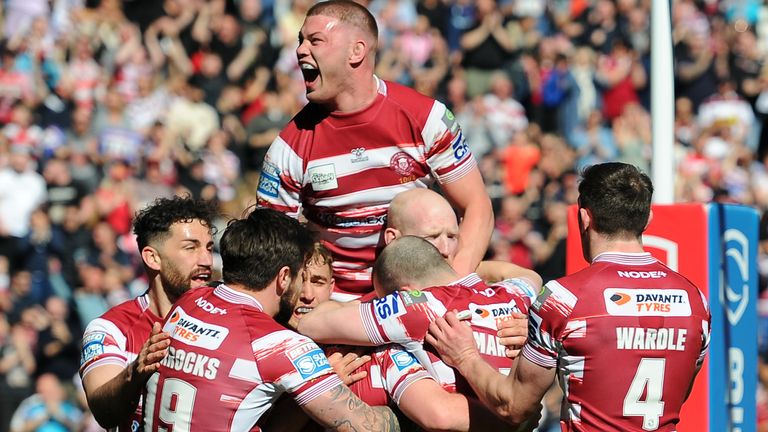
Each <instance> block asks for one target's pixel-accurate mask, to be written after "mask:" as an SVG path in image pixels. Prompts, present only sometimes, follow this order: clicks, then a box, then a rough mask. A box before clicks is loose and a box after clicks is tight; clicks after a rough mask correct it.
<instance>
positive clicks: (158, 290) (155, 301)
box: [149, 282, 173, 318]
mask: <svg viewBox="0 0 768 432" xmlns="http://www.w3.org/2000/svg"><path fill="white" fill-rule="evenodd" d="M171 306H173V302H172V301H171V300H170V299H169V298H168V296H167V295H166V294H165V290H163V285H162V284H160V283H159V282H158V283H154V284H151V285H150V287H149V309H150V310H151V311H152V312H153V313H154V314H155V315H157V316H159V317H160V318H164V317H165V316H166V315H168V312H170V311H171Z"/></svg>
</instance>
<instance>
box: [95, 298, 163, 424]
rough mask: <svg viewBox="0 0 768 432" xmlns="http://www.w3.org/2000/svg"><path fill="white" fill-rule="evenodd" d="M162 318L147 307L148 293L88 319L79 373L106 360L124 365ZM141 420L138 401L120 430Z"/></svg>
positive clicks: (138, 349)
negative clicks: (93, 318)
mask: <svg viewBox="0 0 768 432" xmlns="http://www.w3.org/2000/svg"><path fill="white" fill-rule="evenodd" d="M161 321H162V319H161V318H160V317H158V316H157V315H155V314H154V313H153V312H152V310H151V309H150V308H149V294H148V293H144V294H143V295H141V296H139V297H136V298H135V299H133V300H129V301H126V302H124V303H122V304H119V305H117V306H115V307H113V308H112V309H110V310H108V311H107V312H106V313H104V315H102V316H100V317H99V318H96V319H95V320H93V321H91V322H90V323H89V324H88V326H87V327H86V328H85V332H84V333H83V347H82V351H81V355H80V376H81V377H85V376H86V375H87V374H88V373H89V372H91V371H92V370H93V369H94V368H96V367H99V366H103V365H105V364H114V365H117V366H121V367H127V366H128V365H129V364H130V363H131V362H133V361H134V360H135V359H136V357H137V356H138V355H139V352H140V351H141V347H142V346H143V345H144V342H146V340H147V339H149V335H150V333H151V332H152V325H154V323H156V322H161ZM141 423H142V415H141V402H139V405H138V406H137V407H136V411H135V412H134V413H133V414H131V417H130V418H129V419H128V421H126V422H124V423H122V424H120V425H119V426H118V427H117V430H118V431H120V432H126V431H127V432H132V431H137V430H139V429H138V428H139V427H140V426H141Z"/></svg>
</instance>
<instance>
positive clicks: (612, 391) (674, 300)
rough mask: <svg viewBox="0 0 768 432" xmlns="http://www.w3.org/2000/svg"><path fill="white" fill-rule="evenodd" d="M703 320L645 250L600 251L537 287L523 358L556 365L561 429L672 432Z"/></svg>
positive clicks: (704, 339) (679, 280)
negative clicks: (581, 267)
mask: <svg viewBox="0 0 768 432" xmlns="http://www.w3.org/2000/svg"><path fill="white" fill-rule="evenodd" d="M709 325H710V313H709V310H708V308H707V302H706V299H705V298H704V295H703V294H702V293H701V291H699V289H698V288H696V286H694V285H693V284H692V283H691V282H690V281H688V280H687V279H686V278H684V277H683V276H681V275H680V274H678V273H676V272H674V271H673V270H670V269H669V268H668V267H667V266H665V265H664V264H662V263H660V262H659V261H657V260H656V259H655V258H653V257H652V256H651V255H650V254H648V253H640V254H619V253H604V254H601V255H599V256H597V257H596V258H595V259H594V260H593V262H592V265H591V266H589V267H587V268H585V269H584V270H581V271H579V272H577V273H574V274H573V275H569V276H566V277H564V278H561V279H558V280H556V281H552V282H549V283H547V284H546V285H545V286H544V289H543V290H542V292H541V293H540V294H539V296H538V298H537V299H536V301H535V302H534V303H533V305H532V306H531V309H530V314H529V330H530V332H529V336H528V342H527V343H526V345H525V346H524V347H523V356H525V358H526V359H528V360H530V361H532V362H533V363H536V364H538V365H540V366H542V367H545V368H557V373H558V375H559V382H560V385H561V386H562V388H563V392H564V393H565V396H564V403H563V406H562V411H561V425H562V426H563V430H567V431H638V432H639V431H651V430H659V431H674V430H675V427H676V425H677V423H678V421H679V420H680V418H679V415H680V407H681V406H682V404H683V401H684V400H685V397H686V395H687V393H688V388H689V385H690V384H691V381H692V380H693V377H694V374H695V371H696V370H697V367H699V366H700V365H701V363H702V362H703V361H704V355H705V354H706V351H707V348H708V346H709V333H710V329H709Z"/></svg>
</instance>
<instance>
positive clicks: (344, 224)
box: [316, 212, 387, 228]
mask: <svg viewBox="0 0 768 432" xmlns="http://www.w3.org/2000/svg"><path fill="white" fill-rule="evenodd" d="M316 217H317V220H319V221H320V222H322V223H323V224H325V225H327V226H335V227H340V228H351V227H356V226H371V225H373V226H377V225H378V226H382V225H386V223H387V215H386V214H383V215H378V216H362V217H343V216H339V215H336V214H333V213H326V212H319V213H317V216H316Z"/></svg>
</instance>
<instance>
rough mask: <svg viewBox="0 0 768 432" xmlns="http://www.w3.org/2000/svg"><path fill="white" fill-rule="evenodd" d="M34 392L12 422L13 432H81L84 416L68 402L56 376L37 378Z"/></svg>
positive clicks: (18, 409)
mask: <svg viewBox="0 0 768 432" xmlns="http://www.w3.org/2000/svg"><path fill="white" fill-rule="evenodd" d="M36 388H37V392H36V393H35V394H34V395H32V396H30V397H28V398H26V399H25V400H24V401H23V402H22V403H21V405H19V407H18V408H17V409H16V412H15V413H14V414H13V418H12V419H11V430H12V431H56V432H65V431H75V430H79V429H80V423H81V421H82V419H83V412H82V411H80V408H78V407H77V406H75V405H74V404H73V403H72V402H70V401H68V400H67V394H66V392H65V390H64V387H63V386H62V383H61V381H59V379H58V378H56V375H54V374H50V373H46V374H43V375H40V377H38V378H37V384H36Z"/></svg>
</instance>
